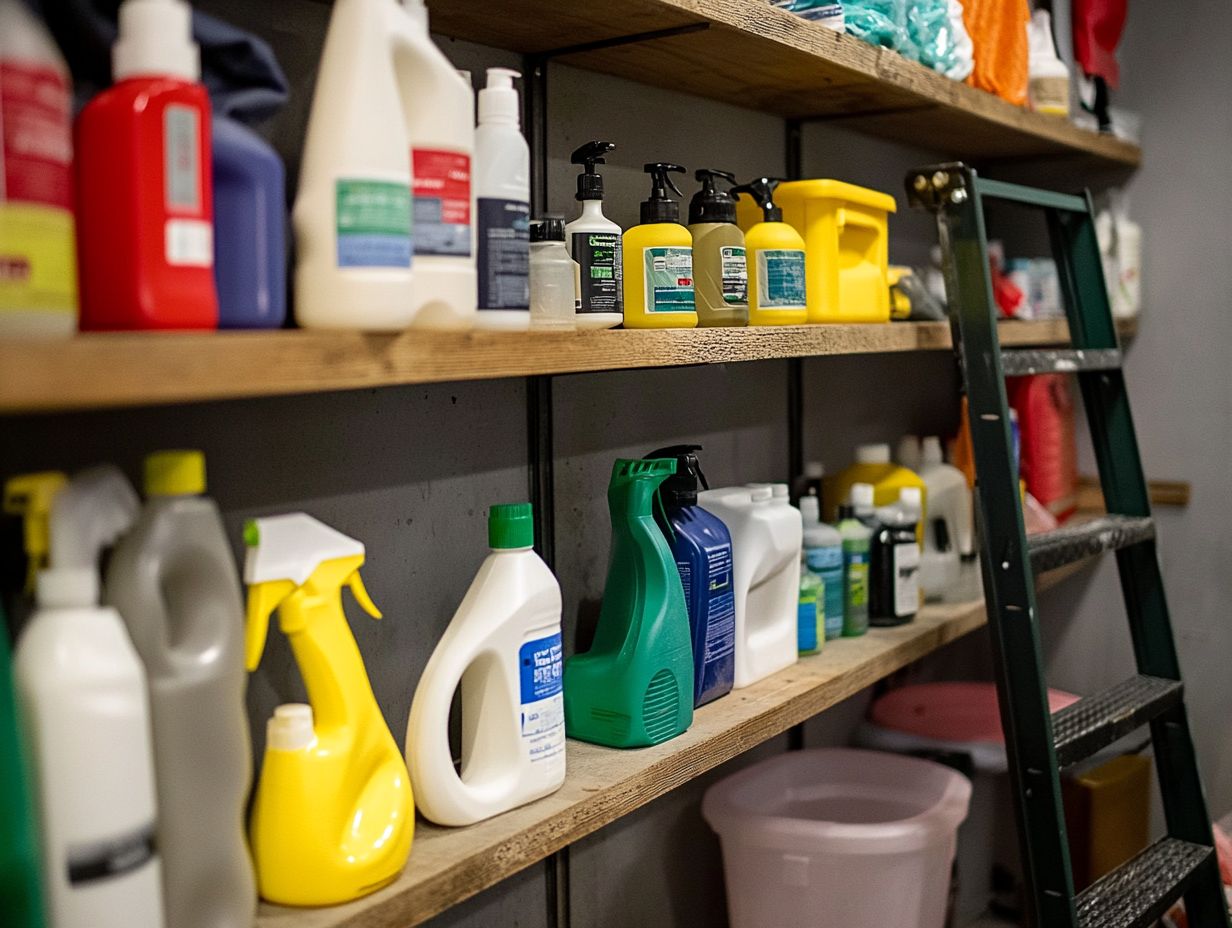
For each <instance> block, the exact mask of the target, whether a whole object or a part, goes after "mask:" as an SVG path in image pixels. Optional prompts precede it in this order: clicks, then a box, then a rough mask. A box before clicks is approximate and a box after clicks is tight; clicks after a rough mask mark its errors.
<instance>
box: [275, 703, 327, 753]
mask: <svg viewBox="0 0 1232 928" xmlns="http://www.w3.org/2000/svg"><path fill="white" fill-rule="evenodd" d="M315 738H316V733H315V732H314V731H313V730H312V706H308V705H305V704H303V703H300V702H289V703H285V704H284V705H281V706H279V707H278V708H276V709H275V710H274V714H273V715H272V716H270V720H269V724H267V725H266V727H265V742H266V746H267V747H269V748H270V749H271V750H274V751H302V750H303V749H304V748H306V747H308V746H309V745H311V744H312V742H313V740H315Z"/></svg>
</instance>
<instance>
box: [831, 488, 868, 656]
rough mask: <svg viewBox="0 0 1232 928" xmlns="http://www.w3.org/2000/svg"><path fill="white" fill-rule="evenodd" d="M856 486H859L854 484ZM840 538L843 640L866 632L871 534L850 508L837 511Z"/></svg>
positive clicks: (853, 509) (848, 506)
mask: <svg viewBox="0 0 1232 928" xmlns="http://www.w3.org/2000/svg"><path fill="white" fill-rule="evenodd" d="M857 486H859V484H857ZM838 514H839V523H838V532H839V534H840V535H842V536H843V637H844V638H854V637H856V636H857V635H863V634H864V633H865V632H866V631H868V558H869V549H870V548H871V547H872V538H873V530H872V529H871V528H869V527H868V526H867V525H865V524H864V523H863V522H861V521H860V520H859V519H857V518H856V514H855V508H854V507H852V506H851V505H843V506H840V507H839V510H838Z"/></svg>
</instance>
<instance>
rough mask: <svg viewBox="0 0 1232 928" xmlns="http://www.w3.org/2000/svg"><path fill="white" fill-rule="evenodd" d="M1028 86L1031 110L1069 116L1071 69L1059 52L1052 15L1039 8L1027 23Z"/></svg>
mask: <svg viewBox="0 0 1232 928" xmlns="http://www.w3.org/2000/svg"><path fill="white" fill-rule="evenodd" d="M1027 47H1028V49H1029V55H1028V59H1027V75H1028V89H1029V96H1030V99H1031V109H1033V110H1035V111H1036V112H1037V113H1047V114H1048V115H1050V116H1060V117H1062V118H1066V117H1068V116H1069V68H1067V67H1066V66H1065V62H1064V61H1062V60H1061V58H1060V56H1058V55H1057V46H1056V42H1055V41H1054V40H1053V37H1052V17H1051V16H1050V15H1049V13H1048V11H1047V10H1036V11H1035V12H1034V13H1033V14H1031V22H1030V23H1028V24H1027Z"/></svg>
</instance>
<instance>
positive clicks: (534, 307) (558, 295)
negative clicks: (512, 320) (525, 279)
mask: <svg viewBox="0 0 1232 928" xmlns="http://www.w3.org/2000/svg"><path fill="white" fill-rule="evenodd" d="M574 267H575V265H574V262H573V259H572V258H570V257H569V252H568V251H567V250H566V249H565V221H564V220H563V219H562V218H560V217H559V216H548V217H547V218H545V219H537V220H535V221H534V222H533V223H531V226H530V325H531V328H532V329H573V328H575V327H576V325H577V313H576V312H574V299H573V285H574Z"/></svg>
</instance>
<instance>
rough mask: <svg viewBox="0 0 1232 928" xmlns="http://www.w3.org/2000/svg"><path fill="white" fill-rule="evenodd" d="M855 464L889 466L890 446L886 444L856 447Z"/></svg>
mask: <svg viewBox="0 0 1232 928" xmlns="http://www.w3.org/2000/svg"><path fill="white" fill-rule="evenodd" d="M856 463H857V464H889V463H890V446H889V445H886V444H880V445H856Z"/></svg>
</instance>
